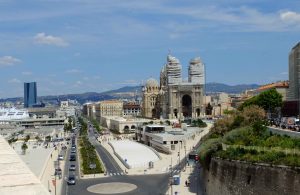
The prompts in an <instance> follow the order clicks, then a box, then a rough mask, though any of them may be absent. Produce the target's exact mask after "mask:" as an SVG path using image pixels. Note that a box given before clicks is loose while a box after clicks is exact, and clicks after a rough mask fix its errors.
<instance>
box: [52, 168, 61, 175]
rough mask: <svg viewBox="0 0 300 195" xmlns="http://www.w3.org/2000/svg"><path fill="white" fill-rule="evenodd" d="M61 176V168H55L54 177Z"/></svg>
mask: <svg viewBox="0 0 300 195" xmlns="http://www.w3.org/2000/svg"><path fill="white" fill-rule="evenodd" d="M61 174H62V171H61V168H59V167H58V168H56V169H55V172H54V175H61Z"/></svg>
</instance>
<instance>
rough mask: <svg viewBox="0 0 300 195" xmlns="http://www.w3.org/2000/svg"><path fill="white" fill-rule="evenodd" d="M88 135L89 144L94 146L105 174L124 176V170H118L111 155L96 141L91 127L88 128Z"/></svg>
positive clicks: (118, 167)
mask: <svg viewBox="0 0 300 195" xmlns="http://www.w3.org/2000/svg"><path fill="white" fill-rule="evenodd" d="M88 135H89V140H90V142H91V144H92V145H93V146H95V149H96V151H97V153H98V154H99V156H100V157H101V160H102V162H103V164H104V167H105V168H106V171H107V174H120V175H121V174H124V170H122V169H121V168H120V166H119V165H118V163H117V162H116V161H115V160H114V158H113V157H112V156H111V154H110V153H109V152H108V151H107V150H106V149H105V148H104V147H103V146H102V145H101V144H100V143H99V142H98V141H97V140H96V138H95V136H96V135H95V133H94V129H93V128H92V127H91V128H89V133H88Z"/></svg>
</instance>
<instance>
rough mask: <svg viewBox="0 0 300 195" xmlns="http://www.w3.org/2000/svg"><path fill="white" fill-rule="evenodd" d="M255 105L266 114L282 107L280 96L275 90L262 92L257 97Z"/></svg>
mask: <svg viewBox="0 0 300 195" xmlns="http://www.w3.org/2000/svg"><path fill="white" fill-rule="evenodd" d="M257 105H259V106H261V107H262V108H264V110H266V111H268V112H274V111H275V109H276V108H278V107H281V106H282V95H281V94H280V93H278V92H277V91H276V89H270V90H268V91H264V92H262V93H261V94H259V95H258V97H257Z"/></svg>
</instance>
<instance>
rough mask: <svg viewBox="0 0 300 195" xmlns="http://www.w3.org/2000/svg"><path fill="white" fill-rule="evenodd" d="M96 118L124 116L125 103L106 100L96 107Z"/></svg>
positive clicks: (98, 103)
mask: <svg viewBox="0 0 300 195" xmlns="http://www.w3.org/2000/svg"><path fill="white" fill-rule="evenodd" d="M95 111H96V118H97V120H100V118H101V117H104V116H120V117H121V116H123V102H122V101H119V100H105V101H100V102H97V103H96V105H95Z"/></svg>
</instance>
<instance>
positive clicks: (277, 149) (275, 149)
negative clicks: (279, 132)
mask: <svg viewBox="0 0 300 195" xmlns="http://www.w3.org/2000/svg"><path fill="white" fill-rule="evenodd" d="M228 148H235V149H236V148H243V149H246V150H256V151H258V152H262V151H263V152H270V151H273V152H283V153H284V154H285V155H288V154H292V155H300V150H299V149H288V148H281V147H261V146H243V145H227V144H223V143H222V149H223V150H227V149H228Z"/></svg>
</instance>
